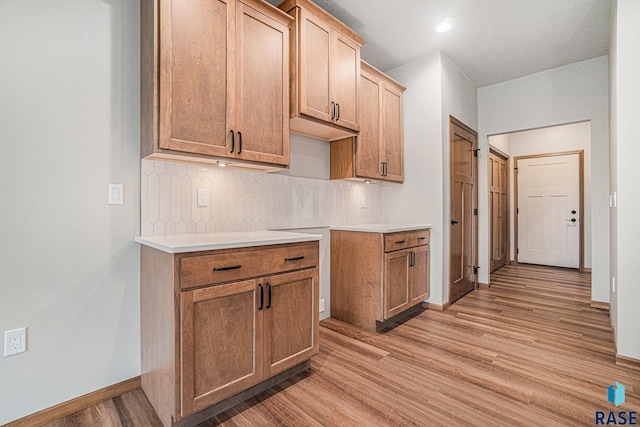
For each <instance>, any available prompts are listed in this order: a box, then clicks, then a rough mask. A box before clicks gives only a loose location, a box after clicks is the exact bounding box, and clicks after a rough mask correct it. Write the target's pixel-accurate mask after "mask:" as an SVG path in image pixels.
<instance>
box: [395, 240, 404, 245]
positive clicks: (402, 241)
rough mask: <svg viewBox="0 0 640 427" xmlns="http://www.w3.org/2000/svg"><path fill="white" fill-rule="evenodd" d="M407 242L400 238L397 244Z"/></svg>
mask: <svg viewBox="0 0 640 427" xmlns="http://www.w3.org/2000/svg"><path fill="white" fill-rule="evenodd" d="M405 242H406V240H399V241H397V242H396V245H401V244H403V243H405Z"/></svg>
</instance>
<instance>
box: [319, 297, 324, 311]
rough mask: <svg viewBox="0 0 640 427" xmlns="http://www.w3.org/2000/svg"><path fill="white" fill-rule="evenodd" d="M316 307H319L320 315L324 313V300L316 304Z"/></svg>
mask: <svg viewBox="0 0 640 427" xmlns="http://www.w3.org/2000/svg"><path fill="white" fill-rule="evenodd" d="M318 305H319V306H320V307H319V308H320V313H323V312H324V299H321V300H320V304H318Z"/></svg>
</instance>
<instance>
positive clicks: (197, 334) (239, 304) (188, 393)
mask: <svg viewBox="0 0 640 427" xmlns="http://www.w3.org/2000/svg"><path fill="white" fill-rule="evenodd" d="M258 289H259V287H258V282H257V281H256V280H249V281H243V282H236V283H231V284H227V285H218V286H210V287H207V288H202V289H196V290H193V291H185V292H182V293H181V330H180V341H181V359H182V363H181V371H180V377H181V382H182V416H186V415H189V414H191V413H193V412H196V411H198V410H200V409H202V408H205V407H207V406H209V405H211V404H213V403H216V402H218V401H220V400H222V399H224V398H226V397H228V396H231V395H233V394H235V393H237V392H239V391H241V390H243V389H245V388H248V387H250V386H252V385H254V384H256V383H258V382H260V381H261V380H262V378H263V365H262V358H263V347H264V342H263V335H262V328H263V325H262V320H263V312H264V311H263V310H260V304H261V299H260V296H261V295H260V292H259V290H258Z"/></svg>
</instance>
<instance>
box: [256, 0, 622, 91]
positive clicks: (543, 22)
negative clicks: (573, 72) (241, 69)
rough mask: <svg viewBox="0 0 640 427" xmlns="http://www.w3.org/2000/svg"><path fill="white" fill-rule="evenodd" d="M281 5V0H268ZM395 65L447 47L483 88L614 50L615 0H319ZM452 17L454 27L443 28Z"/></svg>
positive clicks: (371, 51) (368, 55) (367, 48)
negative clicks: (611, 33) (611, 39)
mask: <svg viewBox="0 0 640 427" xmlns="http://www.w3.org/2000/svg"><path fill="white" fill-rule="evenodd" d="M268 1H269V3H271V4H278V3H280V0H268ZM314 2H315V3H316V4H318V5H319V6H320V7H322V8H323V9H325V10H326V11H328V12H329V13H331V14H332V15H334V16H335V17H336V18H338V19H339V20H341V21H342V22H344V23H345V24H347V25H348V26H349V27H351V28H352V29H354V30H355V31H356V32H357V33H358V34H360V35H361V36H362V37H364V38H365V39H366V40H367V42H368V43H367V44H365V45H364V46H363V48H362V59H364V60H365V61H367V62H369V63H370V64H372V65H374V66H375V67H377V68H379V69H381V70H383V71H387V70H389V69H391V68H394V67H396V66H398V65H401V64H404V63H407V62H409V61H411V60H412V59H415V58H418V57H420V56H423V55H426V54H429V53H432V52H435V51H437V50H441V51H443V52H444V53H445V54H446V55H447V56H449V57H450V58H451V59H452V60H453V61H454V62H455V63H456V64H457V65H458V66H459V67H460V68H461V69H462V70H463V71H464V72H465V73H466V74H467V76H469V77H470V78H471V80H472V81H473V82H474V83H475V84H476V86H477V87H482V86H486V85H490V84H494V83H499V82H503V81H507V80H511V79H514V78H518V77H522V76H526V75H529V74H532V73H536V72H539V71H543V70H547V69H550V68H555V67H559V66H562V65H567V64H571V63H574V62H578V61H583V60H586V59H590V58H595V57H597V56H601V55H606V54H607V53H608V48H609V29H610V17H611V0H314ZM444 19H450V20H451V21H452V22H453V24H454V27H453V29H452V30H451V31H449V32H448V33H443V34H439V33H436V32H435V27H436V26H437V24H438V23H439V22H440V21H442V20H444Z"/></svg>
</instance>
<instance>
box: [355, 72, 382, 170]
mask: <svg viewBox="0 0 640 427" xmlns="http://www.w3.org/2000/svg"><path fill="white" fill-rule="evenodd" d="M381 94H382V85H381V83H380V81H379V80H378V79H376V78H375V76H373V75H371V74H370V73H368V72H367V71H366V70H364V69H363V70H362V71H361V76H360V94H359V97H358V103H359V104H360V107H359V110H360V111H359V113H360V123H361V129H360V135H358V136H357V137H356V176H358V177H361V178H371V179H379V178H380V176H381V175H382V162H383V158H382V156H383V155H384V152H383V151H382V150H381V149H380V136H381V135H380V132H381V128H382V126H381V123H380V109H381V105H380V104H381V98H382V97H381Z"/></svg>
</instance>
